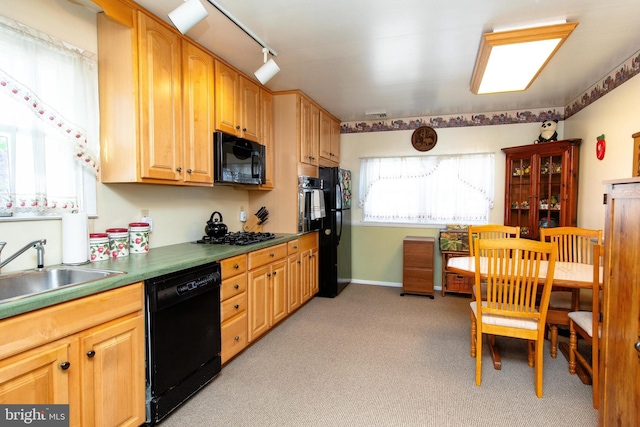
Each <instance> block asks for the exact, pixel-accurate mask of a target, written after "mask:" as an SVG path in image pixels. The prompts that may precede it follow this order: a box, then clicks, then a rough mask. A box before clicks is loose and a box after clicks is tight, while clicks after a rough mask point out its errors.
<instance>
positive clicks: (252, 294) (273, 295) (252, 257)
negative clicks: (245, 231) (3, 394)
mask: <svg viewBox="0 0 640 427" xmlns="http://www.w3.org/2000/svg"><path fill="white" fill-rule="evenodd" d="M248 265H249V274H248V276H247V286H248V293H249V309H248V311H249V313H248V323H249V342H252V341H253V340H255V339H256V338H258V337H260V336H261V335H262V334H264V333H265V332H267V331H268V330H269V329H270V328H271V327H272V326H273V325H275V324H276V323H278V322H279V321H280V320H282V319H284V318H285V317H286V316H287V315H288V309H287V294H288V281H287V245H286V244H285V243H282V244H280V245H275V246H271V247H268V248H265V249H261V250H257V251H254V252H251V253H249V255H248Z"/></svg>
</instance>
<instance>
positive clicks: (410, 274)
mask: <svg viewBox="0 0 640 427" xmlns="http://www.w3.org/2000/svg"><path fill="white" fill-rule="evenodd" d="M402 290H403V291H404V292H420V293H429V294H433V269H430V268H404V269H403V271H402Z"/></svg>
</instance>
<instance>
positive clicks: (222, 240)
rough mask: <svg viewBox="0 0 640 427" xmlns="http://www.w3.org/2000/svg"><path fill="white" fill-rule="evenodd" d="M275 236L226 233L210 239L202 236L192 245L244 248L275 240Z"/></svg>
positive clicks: (268, 234)
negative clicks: (237, 246) (236, 246)
mask: <svg viewBox="0 0 640 427" xmlns="http://www.w3.org/2000/svg"><path fill="white" fill-rule="evenodd" d="M275 238H276V235H275V234H273V233H263V232H254V231H238V232H235V233H227V234H225V235H224V236H222V237H210V236H202V239H200V240H196V241H195V242H193V243H200V244H205V245H239V246H246V245H251V244H253V243H260V242H264V241H267V240H271V239H275Z"/></svg>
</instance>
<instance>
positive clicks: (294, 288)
mask: <svg viewBox="0 0 640 427" xmlns="http://www.w3.org/2000/svg"><path fill="white" fill-rule="evenodd" d="M287 268H288V269H287V272H288V274H287V277H288V280H289V299H288V312H289V313H293V312H294V311H295V310H296V309H297V308H298V307H300V254H297V253H296V254H294V255H290V256H289V257H288V258H287Z"/></svg>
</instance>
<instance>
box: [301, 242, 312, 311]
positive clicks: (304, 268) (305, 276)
mask: <svg viewBox="0 0 640 427" xmlns="http://www.w3.org/2000/svg"><path fill="white" fill-rule="evenodd" d="M312 286H313V284H312V283H311V250H310V249H308V250H306V251H302V252H301V253H300V300H301V302H302V303H303V304H304V303H305V302H307V301H309V299H311V288H312Z"/></svg>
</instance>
